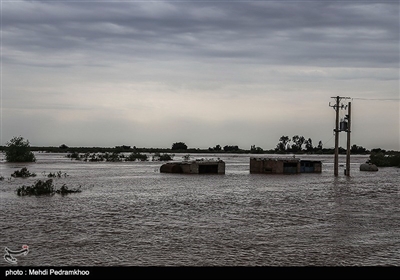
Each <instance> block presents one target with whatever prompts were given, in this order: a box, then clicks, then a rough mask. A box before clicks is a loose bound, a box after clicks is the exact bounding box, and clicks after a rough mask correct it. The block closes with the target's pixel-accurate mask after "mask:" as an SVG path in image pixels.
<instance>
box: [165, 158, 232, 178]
mask: <svg viewBox="0 0 400 280" xmlns="http://www.w3.org/2000/svg"><path fill="white" fill-rule="evenodd" d="M160 172H161V173H185V174H225V162H224V161H222V160H207V159H201V160H193V161H182V162H168V163H165V164H163V165H162V166H161V167H160Z"/></svg>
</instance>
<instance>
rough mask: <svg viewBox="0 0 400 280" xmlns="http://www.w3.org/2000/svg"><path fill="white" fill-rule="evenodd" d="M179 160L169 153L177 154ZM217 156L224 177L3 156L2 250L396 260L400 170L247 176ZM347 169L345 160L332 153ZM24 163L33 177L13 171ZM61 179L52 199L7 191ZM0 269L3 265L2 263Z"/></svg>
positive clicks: (191, 259) (279, 262)
mask: <svg viewBox="0 0 400 280" xmlns="http://www.w3.org/2000/svg"><path fill="white" fill-rule="evenodd" d="M181 156H183V155H179V154H178V155H176V156H175V159H178V160H179V159H180V158H181ZM193 156H195V157H207V158H210V157H211V158H212V157H214V158H216V157H220V158H221V159H222V160H224V161H225V162H226V174H225V175H185V174H164V173H159V171H158V170H159V167H160V166H161V163H160V162H151V161H149V162H117V163H109V162H101V163H99V162H94V163H91V162H79V161H75V160H72V161H71V160H70V159H67V158H65V155H63V154H45V153H40V154H36V157H37V163H32V164H14V163H5V162H4V160H3V161H1V163H0V164H1V165H0V167H1V169H0V171H1V175H2V176H4V177H5V178H6V179H5V180H3V181H1V182H0V196H1V213H2V214H1V223H0V226H1V229H2V231H1V236H0V248H3V249H2V250H4V247H8V248H10V249H13V250H17V249H21V246H22V245H24V244H26V245H28V246H29V254H28V255H26V256H20V257H18V265H21V266H48V265H49V266H59V265H61V266H70V265H74V266H75V265H77V266H375V265H384V266H386V265H391V266H398V265H399V264H400V231H399V229H400V208H399V205H400V192H399V189H400V176H399V175H400V169H399V168H380V170H379V171H378V172H373V173H369V172H360V171H359V164H360V163H363V162H365V161H366V159H367V158H368V156H353V157H352V166H351V175H352V176H351V177H350V178H348V177H345V176H344V175H343V169H344V167H343V166H341V167H340V174H339V177H337V178H335V177H334V176H333V156H301V158H302V159H307V158H312V159H319V160H322V161H323V172H322V173H321V174H300V175H272V176H271V175H255V174H249V157H250V155H193ZM341 162H343V163H344V162H345V158H344V157H343V158H341ZM24 166H26V167H27V168H28V170H29V171H31V172H35V173H36V174H37V177H35V178H27V179H21V178H14V179H12V180H9V178H10V175H11V174H12V173H13V172H14V171H15V170H17V169H20V168H22V167H24ZM57 171H62V172H66V173H67V174H68V175H69V176H68V177H66V178H56V179H54V180H55V185H56V186H57V187H60V186H61V185H62V184H66V185H67V186H68V187H71V188H72V187H77V186H79V185H81V186H82V190H83V191H82V192H81V193H76V194H69V195H65V196H61V195H58V194H55V195H53V196H40V197H34V196H26V197H19V196H17V195H16V193H15V189H16V188H17V187H18V186H21V185H31V184H33V183H34V181H35V180H37V179H45V177H44V175H43V174H42V172H45V173H49V172H57ZM0 263H1V265H8V264H7V263H6V262H5V260H4V259H3V258H2V260H1V261H0Z"/></svg>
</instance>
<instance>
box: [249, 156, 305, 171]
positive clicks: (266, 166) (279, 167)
mask: <svg viewBox="0 0 400 280" xmlns="http://www.w3.org/2000/svg"><path fill="white" fill-rule="evenodd" d="M250 173H263V174H297V173H300V160H299V159H295V158H255V157H252V158H250Z"/></svg>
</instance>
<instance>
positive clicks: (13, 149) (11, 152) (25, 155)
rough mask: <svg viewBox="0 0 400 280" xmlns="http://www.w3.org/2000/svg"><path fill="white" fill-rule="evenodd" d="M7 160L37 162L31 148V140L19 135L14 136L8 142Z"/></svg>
mask: <svg viewBox="0 0 400 280" xmlns="http://www.w3.org/2000/svg"><path fill="white" fill-rule="evenodd" d="M6 146H7V147H6V161H7V162H35V161H36V158H35V155H34V154H33V153H32V152H31V150H30V145H29V141H28V140H25V139H24V138H23V137H21V136H18V137H14V138H12V139H11V140H10V141H8V142H7V144H6Z"/></svg>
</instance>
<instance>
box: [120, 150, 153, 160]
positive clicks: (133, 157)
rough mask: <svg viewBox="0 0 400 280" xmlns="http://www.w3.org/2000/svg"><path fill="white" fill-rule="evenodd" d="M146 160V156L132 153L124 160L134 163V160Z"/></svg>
mask: <svg viewBox="0 0 400 280" xmlns="http://www.w3.org/2000/svg"><path fill="white" fill-rule="evenodd" d="M147 159H148V156H147V155H146V154H141V153H138V152H133V153H131V154H130V155H129V156H128V157H126V158H125V161H136V160H140V161H146V160H147Z"/></svg>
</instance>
